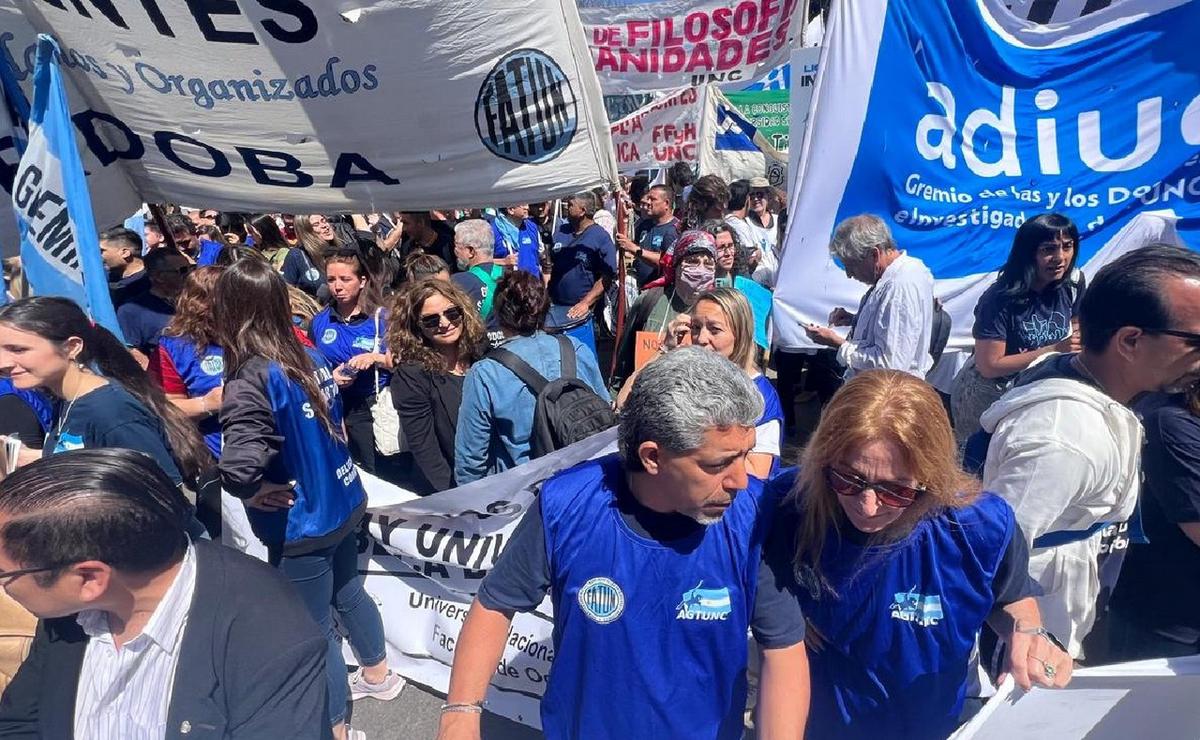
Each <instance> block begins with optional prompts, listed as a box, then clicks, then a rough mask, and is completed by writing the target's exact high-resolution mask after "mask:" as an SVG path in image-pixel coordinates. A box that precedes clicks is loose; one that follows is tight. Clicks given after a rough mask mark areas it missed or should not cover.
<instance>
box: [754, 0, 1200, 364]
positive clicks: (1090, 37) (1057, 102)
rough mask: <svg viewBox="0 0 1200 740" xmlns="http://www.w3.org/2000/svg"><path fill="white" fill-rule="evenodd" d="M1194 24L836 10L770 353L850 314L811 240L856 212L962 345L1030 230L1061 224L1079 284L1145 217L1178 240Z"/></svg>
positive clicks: (1155, 2)
mask: <svg viewBox="0 0 1200 740" xmlns="http://www.w3.org/2000/svg"><path fill="white" fill-rule="evenodd" d="M1198 27H1200V3H1194V2H1190V3H1185V2H1180V0H1125V1H1124V2H1121V3H1117V4H1114V5H1112V6H1110V7H1108V8H1105V9H1101V10H1098V11H1096V12H1094V13H1090V14H1088V15H1085V16H1083V17H1081V18H1077V19H1076V20H1074V21H1071V22H1068V23H1063V24H1058V25H1054V26H1032V25H1031V24H1029V23H1028V22H1027V21H1022V20H1020V19H1018V18H1016V17H1015V16H1013V15H1012V13H1011V12H1010V11H1009V10H1008V9H1007V8H1005V7H1004V4H1003V3H1002V2H1001V0H975V1H974V2H960V1H959V0H853V2H847V1H846V0H840V1H839V2H836V3H835V4H834V6H833V12H832V15H831V18H830V23H829V28H828V30H827V31H826V35H825V47H824V50H823V53H822V56H821V61H820V71H819V72H818V75H817V85H816V90H815V92H814V97H813V101H812V106H811V109H810V114H809V122H808V131H807V133H806V135H805V139H804V143H803V146H802V151H801V152H800V160H799V162H800V163H799V166H798V169H799V171H798V172H797V173H796V176H795V182H796V186H795V188H794V189H793V190H794V192H793V193H792V197H791V208H790V219H789V228H788V234H787V238H786V243H785V247H784V250H783V256H782V263H781V268H780V279H779V282H778V285H777V288H776V291H775V313H774V317H775V322H776V323H775V326H776V332H777V336H776V338H777V342H778V343H779V344H780V345H782V346H784V347H808V346H811V345H810V344H809V343H808V341H807V338H806V336H805V334H804V332H803V331H802V329H801V324H802V323H803V322H820V323H824V322H825V320H826V317H828V315H829V312H830V310H831V309H832V308H834V307H835V306H845V307H848V308H850V309H853V307H854V306H856V305H858V301H859V299H860V298H861V296H862V294H863V292H864V290H865V286H863V285H862V284H861V283H857V282H854V281H852V280H850V279H849V278H847V277H846V275H845V273H844V272H843V270H842V268H841V267H839V266H838V265H836V264H835V263H834V262H833V260H831V259H830V257H829V253H828V244H829V237H830V235H831V234H832V233H833V229H834V226H835V225H836V224H837V223H838V222H839V221H841V220H843V219H845V218H847V217H849V216H852V215H855V214H859V213H875V214H878V215H880V216H881V217H883V218H884V219H885V220H886V221H887V222H888V224H889V225H890V226H891V228H892V231H893V233H894V234H895V237H896V241H897V243H898V244H899V245H900V247H901V248H902V249H905V250H907V251H908V253H909V254H910V255H912V256H915V257H917V258H919V259H921V260H923V261H924V262H925V264H926V265H927V266H928V267H929V268H930V270H931V271H932V272H933V275H934V277H935V278H936V280H937V284H936V293H937V295H938V296H939V297H940V298H941V299H942V301H943V303H944V304H945V306H946V308H947V310H948V311H949V313H950V315H951V317H952V319H953V322H954V328H953V333H952V336H951V343H952V346H957V347H969V346H971V343H972V339H971V328H972V324H973V322H974V309H975V305H976V303H977V301H978V298H979V296H980V295H981V293H982V291H983V290H985V289H986V287H987V285H988V283H989V282H990V281H991V280H993V279H994V272H995V270H996V269H998V268H999V267H1000V266H1001V265H1002V264H1003V263H1004V261H1005V259H1006V258H1007V256H1008V252H1009V250H1010V248H1011V246H1012V240H1013V236H1014V234H1015V233H1016V229H1017V228H1018V227H1019V226H1020V225H1021V224H1022V223H1024V222H1025V221H1026V220H1028V219H1030V218H1033V217H1034V216H1037V215H1039V214H1043V213H1049V212H1058V213H1062V214H1064V215H1066V216H1068V217H1070V218H1071V219H1072V220H1074V222H1075V223H1076V224H1077V226H1078V228H1079V231H1080V235H1081V237H1082V238H1081V243H1080V247H1079V264H1080V265H1082V266H1084V267H1085V271H1087V270H1089V269H1095V268H1096V267H1098V266H1099V265H1100V264H1102V263H1101V262H1099V261H1098V259H1097V258H1098V257H1099V256H1100V255H1102V254H1104V253H1111V252H1109V250H1106V249H1105V247H1106V245H1108V244H1110V243H1112V242H1114V241H1115V240H1122V241H1123V242H1124V243H1125V244H1127V245H1128V244H1129V239H1128V236H1129V235H1130V234H1131V233H1133V232H1135V231H1138V230H1139V229H1140V230H1142V231H1143V232H1147V231H1149V232H1153V231H1154V230H1155V229H1154V228H1150V229H1145V228H1143V227H1144V224H1142V225H1140V226H1139V225H1138V224H1139V219H1140V218H1141V219H1144V218H1146V217H1147V216H1148V212H1150V211H1157V212H1160V213H1157V214H1154V216H1153V218H1154V219H1157V220H1158V221H1159V222H1160V223H1161V224H1162V228H1161V229H1158V231H1162V232H1164V233H1165V232H1167V231H1169V232H1170V235H1171V236H1174V231H1175V230H1176V229H1177V230H1178V231H1179V233H1180V234H1181V235H1182V237H1183V239H1184V240H1185V241H1189V240H1191V241H1193V242H1194V243H1195V240H1196V237H1197V236H1200V234H1197V233H1196V229H1197V228H1198V226H1197V225H1198V224H1200V219H1197V216H1200V158H1197V157H1196V151H1197V147H1198V146H1200V95H1198V91H1200V56H1198V55H1196V54H1194V53H1192V52H1191V47H1192V46H1193V45H1194V43H1195V42H1194V39H1193V36H1194V34H1192V33H1191V31H1190V29H1195V28H1198ZM1151 57H1152V58H1154V59H1159V60H1162V61H1161V63H1159V64H1153V65H1152V64H1147V63H1146V62H1145V60H1146V59H1148V58H1151ZM980 60H986V62H984V61H980ZM1131 230H1132V231H1131ZM1132 246H1140V244H1134V245H1132Z"/></svg>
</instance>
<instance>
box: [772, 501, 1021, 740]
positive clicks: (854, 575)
mask: <svg viewBox="0 0 1200 740" xmlns="http://www.w3.org/2000/svg"><path fill="white" fill-rule="evenodd" d="M776 482H777V483H781V482H782V481H776ZM786 485H787V487H789V488H790V481H789V482H787V484H786ZM843 526H849V525H843ZM1016 531H1017V530H1016V520H1015V518H1014V517H1013V512H1012V509H1011V508H1010V507H1009V505H1008V504H1007V503H1005V501H1004V500H1003V499H1001V498H999V497H998V496H995V495H993V494H990V493H985V494H982V495H981V496H980V498H979V500H978V501H977V502H976V503H974V504H973V505H971V506H968V507H966V508H963V509H958V510H954V511H950V512H947V513H944V514H941V515H940V516H937V517H934V518H932V519H927V520H925V521H923V522H922V523H921V524H919V525H918V526H917V528H916V529H915V530H914V531H913V532H912V533H911V534H910V535H909V536H908V537H907V538H905V539H904V540H903V541H901V542H899V543H895V544H893V545H890V546H888V545H879V546H875V547H862V546H859V545H856V544H854V543H851V542H849V541H848V540H845V539H842V538H840V537H839V536H838V534H837V532H836V531H835V530H833V529H831V530H830V532H829V535H828V538H827V539H826V540H825V549H824V552H823V554H822V558H821V563H822V566H821V567H822V570H823V572H824V575H825V577H826V578H827V579H828V580H829V582H830V583H831V584H832V585H833V587H834V589H835V591H836V593H837V596H833V595H831V594H829V593H828V592H822V593H820V596H819V597H818V598H814V592H813V591H812V590H811V588H809V587H808V586H809V583H811V581H810V580H808V579H806V578H804V573H803V571H801V572H799V573H798V575H799V576H800V578H799V581H800V583H801V584H803V585H801V586H800V588H798V589H797V595H798V596H799V599H800V604H801V607H802V608H803V610H804V616H805V617H806V618H807V619H808V623H809V625H810V628H811V629H815V630H816V631H817V632H819V633H820V634H821V635H822V636H823V637H824V638H825V640H824V642H825V643H826V645H825V646H824V647H823V648H822V649H821V650H819V651H810V652H809V666H810V675H811V679H812V705H811V708H810V710H809V718H808V733H809V736H811V737H836V738H864V739H866V738H870V739H871V740H875V739H876V738H883V737H886V738H898V739H904V740H914V739H917V738H921V739H925V738H928V739H930V740H932V739H933V738H938V739H939V740H941V739H942V738H945V737H947V736H948V735H949V734H950V733H951V732H953V731H954V728H955V727H956V726H957V725H958V716H959V713H960V712H961V711H962V705H963V697H964V694H965V691H966V686H967V678H968V676H967V673H968V666H969V663H970V661H969V658H970V655H971V651H972V648H973V647H974V645H975V636H976V634H977V633H978V632H979V629H980V627H981V626H982V625H983V623H984V620H985V619H986V618H987V616H988V614H989V613H990V612H991V611H992V608H993V606H994V599H993V591H992V589H993V579H994V578H995V576H996V571H997V569H998V568H999V566H1000V563H1001V561H1002V560H1003V556H1004V552H1005V549H1006V548H1007V547H1008V543H1009V541H1010V540H1011V539H1012V537H1013V535H1014V534H1015V533H1016ZM806 581H807V582H806Z"/></svg>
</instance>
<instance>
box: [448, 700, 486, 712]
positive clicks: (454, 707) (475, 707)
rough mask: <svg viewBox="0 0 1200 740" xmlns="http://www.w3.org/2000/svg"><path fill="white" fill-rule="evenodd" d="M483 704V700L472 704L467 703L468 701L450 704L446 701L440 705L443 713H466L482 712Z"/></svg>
mask: <svg viewBox="0 0 1200 740" xmlns="http://www.w3.org/2000/svg"><path fill="white" fill-rule="evenodd" d="M484 704H485V702H479V703H474V704H468V703H454V704H451V703H449V702H447V703H446V704H443V705H442V714H445V713H447V712H466V713H468V714H483V705H484Z"/></svg>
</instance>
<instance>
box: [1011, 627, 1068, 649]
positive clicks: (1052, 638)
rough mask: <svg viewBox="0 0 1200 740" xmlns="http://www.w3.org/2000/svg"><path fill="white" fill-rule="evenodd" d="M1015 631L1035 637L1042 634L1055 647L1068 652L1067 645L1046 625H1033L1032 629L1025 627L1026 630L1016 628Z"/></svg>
mask: <svg viewBox="0 0 1200 740" xmlns="http://www.w3.org/2000/svg"><path fill="white" fill-rule="evenodd" d="M1014 631H1015V632H1019V633H1020V634H1022V635H1033V636H1035V637H1037V636H1039V635H1040V636H1041V637H1044V638H1046V641H1047V642H1049V643H1050V644H1051V645H1053V646H1054V647H1056V648H1058V649H1059V650H1061V651H1063V652H1064V653H1065V652H1067V648H1066V646H1065V645H1063V644H1062V643H1061V642H1059V640H1058V638H1057V637H1055V636H1054V634H1053V633H1052V632H1050V630H1048V629H1046V628H1045V626H1037V627H1032V628H1030V629H1024V630H1023V629H1018V630H1014Z"/></svg>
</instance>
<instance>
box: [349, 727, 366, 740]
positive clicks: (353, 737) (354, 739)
mask: <svg viewBox="0 0 1200 740" xmlns="http://www.w3.org/2000/svg"><path fill="white" fill-rule="evenodd" d="M346 740H367V733H365V732H363V731H362V730H356V729H354V728H353V727H351V726H350V725H346Z"/></svg>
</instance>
